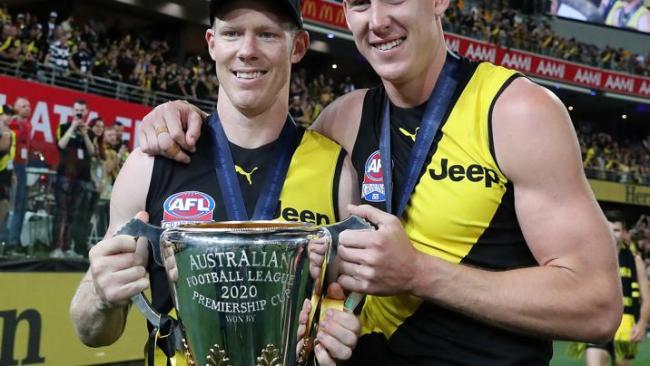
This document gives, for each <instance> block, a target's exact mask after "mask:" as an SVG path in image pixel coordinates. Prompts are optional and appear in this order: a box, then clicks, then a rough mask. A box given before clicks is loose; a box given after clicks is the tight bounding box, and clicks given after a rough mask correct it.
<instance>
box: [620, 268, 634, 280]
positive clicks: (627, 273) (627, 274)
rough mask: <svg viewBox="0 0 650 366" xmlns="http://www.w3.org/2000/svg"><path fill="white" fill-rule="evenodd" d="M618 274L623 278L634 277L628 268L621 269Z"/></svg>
mask: <svg viewBox="0 0 650 366" xmlns="http://www.w3.org/2000/svg"><path fill="white" fill-rule="evenodd" d="M618 274H619V276H621V278H630V277H632V270H631V269H630V268H627V267H620V268H619V269H618Z"/></svg>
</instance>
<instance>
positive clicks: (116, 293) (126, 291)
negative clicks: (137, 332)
mask: <svg viewBox="0 0 650 366" xmlns="http://www.w3.org/2000/svg"><path fill="white" fill-rule="evenodd" d="M135 217H136V218H137V219H139V220H142V221H144V222H147V221H148V220H149V215H148V214H147V213H146V212H143V211H142V212H138V214H137V215H136V216H135ZM148 253H149V244H148V242H147V240H146V239H145V238H140V239H138V240H137V241H136V239H135V238H133V237H132V236H127V235H118V236H114V237H112V238H109V239H105V240H102V241H100V242H99V243H97V245H95V246H94V247H93V248H92V249H91V250H90V253H89V259H90V271H91V273H92V277H93V290H94V291H95V293H96V295H97V297H98V298H99V300H100V301H101V303H100V304H99V305H98V306H99V307H100V308H114V307H118V306H124V305H127V304H129V302H130V299H131V297H132V296H134V295H136V294H138V293H140V292H142V291H144V290H145V289H147V288H148V287H149V279H148V278H147V270H146V268H145V267H146V265H147V260H148Z"/></svg>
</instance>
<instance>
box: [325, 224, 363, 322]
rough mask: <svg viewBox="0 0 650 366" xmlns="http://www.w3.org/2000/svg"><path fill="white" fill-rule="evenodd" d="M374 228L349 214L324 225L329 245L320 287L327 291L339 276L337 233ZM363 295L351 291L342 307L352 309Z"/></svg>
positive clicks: (361, 299)
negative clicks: (345, 217) (337, 221)
mask: <svg viewBox="0 0 650 366" xmlns="http://www.w3.org/2000/svg"><path fill="white" fill-rule="evenodd" d="M370 229H374V226H372V224H370V223H369V222H368V221H366V220H364V219H362V218H361V217H359V216H354V215H353V216H350V217H348V218H347V219H345V220H343V221H341V222H339V223H336V224H334V225H329V226H325V227H323V228H322V230H324V231H326V232H327V233H328V234H329V237H330V243H329V244H330V245H329V248H328V250H327V254H326V257H325V263H326V265H325V266H324V268H325V270H324V273H323V274H322V275H321V278H322V279H323V283H322V289H323V291H327V287H328V286H329V285H330V284H331V283H333V282H336V279H337V278H338V277H339V274H340V272H341V271H340V269H339V261H338V260H337V257H336V256H337V253H338V247H339V235H340V234H341V233H342V232H343V231H345V230H370ZM363 298H364V295H363V294H360V293H357V292H352V293H350V294H349V295H348V297H347V298H346V299H345V304H344V308H345V309H347V310H350V311H354V310H355V309H356V308H357V306H358V305H359V304H360V303H361V301H363Z"/></svg>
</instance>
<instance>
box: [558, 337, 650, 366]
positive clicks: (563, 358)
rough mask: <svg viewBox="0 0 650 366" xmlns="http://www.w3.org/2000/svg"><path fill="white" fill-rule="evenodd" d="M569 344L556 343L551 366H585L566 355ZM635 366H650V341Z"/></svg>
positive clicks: (648, 340) (642, 346)
mask: <svg viewBox="0 0 650 366" xmlns="http://www.w3.org/2000/svg"><path fill="white" fill-rule="evenodd" d="M567 345H568V343H566V342H555V344H554V347H553V348H554V354H553V360H552V361H551V366H584V365H585V361H584V360H576V359H574V358H570V357H568V356H567V355H566V352H565V351H566V347H567ZM632 365H634V366H650V339H647V340H646V341H645V342H643V344H641V348H640V350H639V353H638V354H637V356H636V360H635V361H634V363H633V364H632Z"/></svg>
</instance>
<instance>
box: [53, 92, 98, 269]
mask: <svg viewBox="0 0 650 366" xmlns="http://www.w3.org/2000/svg"><path fill="white" fill-rule="evenodd" d="M72 108H73V116H72V118H71V119H70V120H69V121H68V122H66V123H62V124H60V125H59V128H58V129H57V133H56V140H57V141H56V142H57V147H58V148H59V154H60V160H59V168H58V170H57V179H56V185H55V188H54V196H55V200H56V211H55V214H54V233H53V238H54V240H53V244H54V251H52V253H51V254H50V256H51V257H52V258H63V257H67V258H81V257H84V256H87V254H88V249H87V247H86V241H87V238H84V236H85V235H84V234H85V233H87V230H86V227H87V226H88V224H89V218H90V215H89V212H88V211H89V207H87V206H88V202H89V201H90V199H88V198H89V195H90V194H91V193H92V189H93V185H92V182H91V179H90V162H91V157H92V156H93V155H94V154H95V148H94V146H93V142H92V141H91V139H90V136H89V135H88V122H87V121H86V120H87V118H88V105H87V103H86V102H85V101H83V100H78V101H76V102H75V103H74V105H73V107H72ZM72 223H74V225H72ZM71 239H72V240H73V241H74V245H71Z"/></svg>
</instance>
